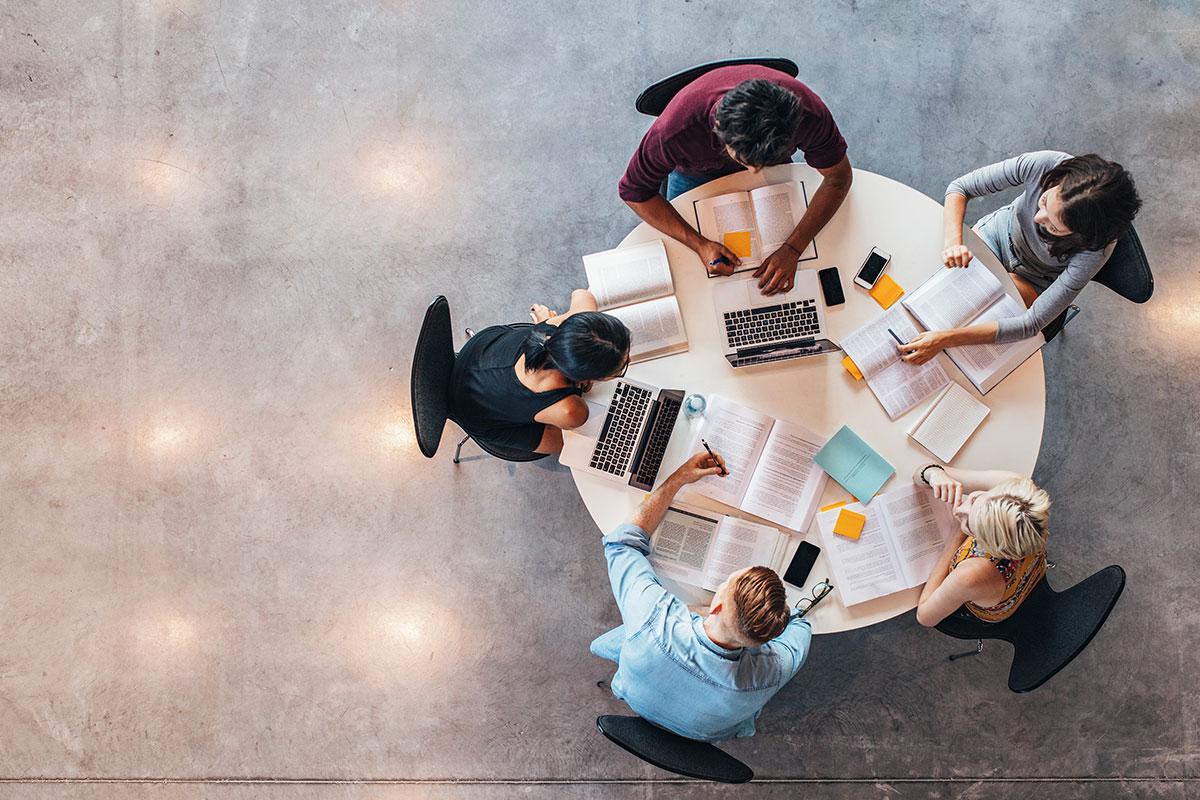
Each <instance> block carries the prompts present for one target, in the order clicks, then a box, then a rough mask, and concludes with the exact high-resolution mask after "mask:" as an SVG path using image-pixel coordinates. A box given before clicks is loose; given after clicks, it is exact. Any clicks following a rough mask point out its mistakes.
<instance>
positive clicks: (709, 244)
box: [696, 239, 742, 275]
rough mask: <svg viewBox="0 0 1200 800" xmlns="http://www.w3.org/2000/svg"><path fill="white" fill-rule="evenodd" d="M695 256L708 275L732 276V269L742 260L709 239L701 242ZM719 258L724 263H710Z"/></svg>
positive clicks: (723, 246)
mask: <svg viewBox="0 0 1200 800" xmlns="http://www.w3.org/2000/svg"><path fill="white" fill-rule="evenodd" d="M696 255H698V256H700V260H701V261H702V262H704V268H705V269H707V270H708V272H709V274H710V275H732V274H733V268H734V267H736V266H738V265H739V264H741V263H742V260H741V259H740V258H738V257H737V256H736V255H734V253H733V251H732V250H730V249H729V248H728V247H726V246H725V245H723V244H720V243H718V242H714V241H712V240H711V239H705V240H703V242H702V243H701V245H700V246H699V247H698V248H696ZM719 258H723V259H725V262H724V263H718V264H714V263H712V262H714V261H716V260H717V259H719Z"/></svg>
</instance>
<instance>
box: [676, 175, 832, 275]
mask: <svg viewBox="0 0 1200 800" xmlns="http://www.w3.org/2000/svg"><path fill="white" fill-rule="evenodd" d="M693 206H694V207H695V210H696V224H697V226H698V229H699V231H700V233H701V234H702V235H703V236H704V237H705V238H707V239H711V240H712V241H714V242H719V243H721V244H725V245H726V247H729V249H730V250H733V251H734V252H735V253H737V254H738V256H739V257H740V258H741V260H742V264H741V266H740V267H738V268H737V272H745V271H746V270H750V269H756V268H757V267H758V266H759V265H760V264H762V262H763V259H765V258H766V257H767V256H769V255H771V253H774V252H775V251H776V250H778V249H779V248H780V247H782V246H783V243H784V242H785V241H786V240H787V237H788V236H790V235H791V233H792V231H794V230H795V229H796V225H797V224H798V223H799V222H800V218H801V217H803V216H804V212H805V211H807V210H808V192H807V190H806V189H805V188H804V182H803V181H789V182H787V183H776V184H772V185H771V186H760V187H759V188H757V189H754V190H752V191H749V192H733V193H731V194H722V195H718V196H717V197H706V198H704V199H703V200H696V201H695V202H694V203H693ZM743 232H746V233H749V234H750V241H749V249H748V250H742V252H738V248H737V247H730V246H729V244H727V243H726V239H725V235H726V234H728V233H732V234H735V235H736V234H740V233H743ZM816 257H817V243H816V241H815V240H814V241H813V242H811V243H810V244H809V245H808V247H807V248H805V250H804V253H803V254H802V255H801V256H800V260H801V261H808V260H810V259H814V258H816Z"/></svg>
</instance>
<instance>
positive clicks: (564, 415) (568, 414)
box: [535, 395, 588, 430]
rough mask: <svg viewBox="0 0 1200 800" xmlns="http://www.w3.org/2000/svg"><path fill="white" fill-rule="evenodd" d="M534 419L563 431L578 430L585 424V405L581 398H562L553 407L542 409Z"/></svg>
mask: <svg viewBox="0 0 1200 800" xmlns="http://www.w3.org/2000/svg"><path fill="white" fill-rule="evenodd" d="M535 419H537V421H538V422H544V423H546V424H548V425H553V426H555V427H556V428H563V429H565V430H570V429H572V428H578V427H579V426H581V425H583V423H585V422H587V419H588V407H587V403H586V402H584V400H583V398H581V397H577V396H575V395H571V396H570V397H564V398H563V399H562V400H559V401H558V402H557V403H555V404H554V405H551V406H549V407H547V408H545V409H543V410H542V411H541V412H540V413H539V414H538V415H537V416H536V417H535Z"/></svg>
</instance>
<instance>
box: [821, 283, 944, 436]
mask: <svg viewBox="0 0 1200 800" xmlns="http://www.w3.org/2000/svg"><path fill="white" fill-rule="evenodd" d="M889 328H890V329H891V330H893V331H895V333H896V335H897V336H899V337H900V338H901V339H902V340H903V341H906V342H907V341H909V340H911V339H912V338H914V337H915V336H916V335H917V327H916V326H915V325H913V323H912V321H911V320H910V319H909V318H908V315H907V314H905V313H904V310H903V309H901V308H900V306H892V307H891V308H890V309H888V310H887V311H885V312H884V313H882V314H880V315H879V316H878V317H876V318H875V319H873V320H871V321H870V322H868V323H867V324H866V325H862V326H860V327H859V328H857V329H856V330H854V331H852V332H851V333H850V334H849V335H847V336H845V337H843V338H842V342H841V344H842V349H843V350H845V351H846V355H848V356H849V357H850V360H851V361H853V362H854V364H855V366H857V367H858V371H859V372H861V373H862V374H863V378H865V379H866V381H867V386H870V387H871V391H872V392H874V393H875V397H877V398H878V399H879V403H880V404H881V405H882V406H883V410H884V411H886V412H887V415H888V419H895V418H896V417H898V416H900V415H901V414H903V413H904V412H906V411H908V410H909V409H910V408H912V407H913V406H915V405H916V404H917V403H919V402H921V401H922V400H924V399H925V398H926V397H929V396H930V395H931V394H934V393H935V392H937V391H938V390H940V389H944V388H946V384H948V383H950V376H949V375H947V374H946V370H945V369H943V368H942V365H941V364H940V363H939V362H938V360H937V359H936V358H934V359H930V360H929V361H926V362H925V363H924V364H921V365H919V366H918V365H916V364H909V363H908V362H907V361H903V360H901V358H900V351H899V350H898V349H897V345H898V342H897V341H896V340H895V339H893V338H892V335H891V334H890V333H888V329H889Z"/></svg>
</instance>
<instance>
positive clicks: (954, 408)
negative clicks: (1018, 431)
mask: <svg viewBox="0 0 1200 800" xmlns="http://www.w3.org/2000/svg"><path fill="white" fill-rule="evenodd" d="M990 412H991V409H989V408H988V407H987V406H986V405H984V404H983V403H981V402H979V401H978V400H976V399H975V398H974V397H972V396H971V393H970V392H968V391H967V390H966V389H964V388H962V387H961V386H959V385H958V384H957V383H951V384H950V386H949V387H947V389H946V391H945V392H944V393H943V394H942V395H941V397H939V398H938V399H937V400H935V401H934V403H933V406H932V407H931V408H930V409H929V411H928V412H927V413H926V414H925V416H924V417H923V418H922V419H920V420H918V422H917V424H916V425H914V426H913V429H912V430H911V431H910V432H909V436H911V437H912V438H913V440H914V441H916V442H917V443H918V444H919V445H921V446H922V447H924V448H925V449H926V450H928V451H929V452H931V453H933V454H934V455H935V456H937V457H938V458H940V459H941V460H942V461H944V462H945V463H947V464H949V463H950V462H951V461H952V460H953V459H954V457H955V456H956V455H958V451H959V450H961V449H962V446H963V445H964V444H966V443H967V439H969V438H971V434H973V433H974V432H975V430H976V429H977V428H978V427H979V426H980V424H981V423H982V422H983V420H984V419H985V418H986V417H987V415H988V414H989V413H990Z"/></svg>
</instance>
